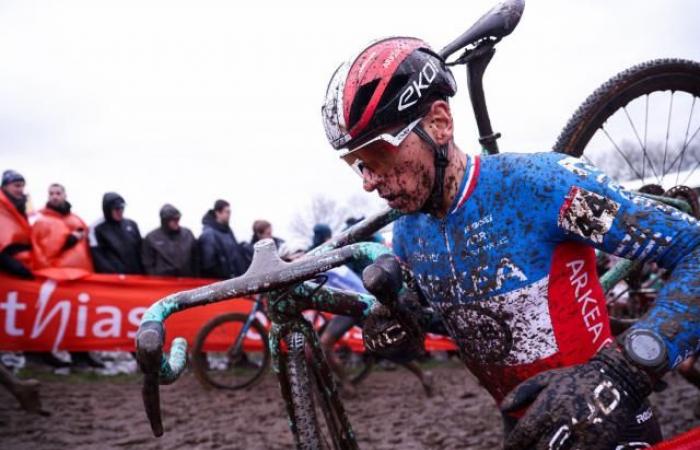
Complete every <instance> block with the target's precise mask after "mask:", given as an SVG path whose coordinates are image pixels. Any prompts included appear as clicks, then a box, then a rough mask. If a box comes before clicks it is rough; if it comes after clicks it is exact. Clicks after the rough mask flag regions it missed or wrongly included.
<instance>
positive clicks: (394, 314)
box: [362, 255, 424, 361]
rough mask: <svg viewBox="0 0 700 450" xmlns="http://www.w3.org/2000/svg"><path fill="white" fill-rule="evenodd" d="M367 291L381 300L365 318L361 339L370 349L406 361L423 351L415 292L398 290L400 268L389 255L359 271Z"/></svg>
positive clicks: (400, 285) (418, 305) (399, 286)
mask: <svg viewBox="0 0 700 450" xmlns="http://www.w3.org/2000/svg"><path fill="white" fill-rule="evenodd" d="M362 281H363V283H364V285H365V287H366V288H367V290H368V291H369V292H371V293H372V294H374V295H375V296H376V297H377V299H378V300H379V301H380V303H382V305H381V306H378V307H376V308H375V309H374V310H373V311H372V313H371V314H370V315H369V316H368V317H367V318H366V319H365V322H364V326H363V341H364V344H365V347H366V348H367V350H369V351H370V352H373V353H376V354H378V355H379V356H382V357H385V358H388V359H392V360H398V361H401V360H410V359H411V358H413V357H415V356H416V354H419V353H420V352H422V350H423V340H424V333H423V330H422V328H421V327H420V325H419V324H418V319H417V317H418V315H417V312H418V311H419V310H420V303H419V302H418V299H417V295H416V293H415V292H413V291H411V290H408V289H404V290H401V289H402V273H401V267H400V265H399V263H398V260H396V257H394V256H392V255H382V256H380V257H379V258H377V260H376V261H375V263H374V264H372V265H370V266H369V267H367V268H366V269H365V270H364V271H363V273H362Z"/></svg>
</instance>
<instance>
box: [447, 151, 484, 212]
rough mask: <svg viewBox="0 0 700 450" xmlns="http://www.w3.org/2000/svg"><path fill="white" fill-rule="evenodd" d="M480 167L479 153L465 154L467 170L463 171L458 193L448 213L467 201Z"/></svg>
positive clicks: (472, 190)
mask: <svg viewBox="0 0 700 450" xmlns="http://www.w3.org/2000/svg"><path fill="white" fill-rule="evenodd" d="M480 167H481V158H480V157H479V155H474V156H473V157H470V156H469V155H467V170H466V171H465V172H464V176H463V177H462V183H461V184H460V186H459V191H457V192H458V194H457V195H456V196H455V198H454V200H453V201H452V206H450V214H454V213H455V212H457V210H458V209H459V208H461V207H462V205H463V204H464V203H465V202H466V201H467V199H468V198H469V197H470V196H471V195H472V192H474V188H476V182H477V180H478V178H479V169H480Z"/></svg>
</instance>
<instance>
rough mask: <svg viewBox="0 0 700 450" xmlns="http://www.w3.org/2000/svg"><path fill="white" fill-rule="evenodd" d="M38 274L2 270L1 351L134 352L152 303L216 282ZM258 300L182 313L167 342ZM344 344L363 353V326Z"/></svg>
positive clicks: (437, 341)
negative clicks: (25, 277) (34, 276)
mask: <svg viewBox="0 0 700 450" xmlns="http://www.w3.org/2000/svg"><path fill="white" fill-rule="evenodd" d="M38 275H40V276H39V277H38V278H37V279H35V280H21V279H18V278H13V277H8V276H5V275H1V274H0V350H5V351H47V350H68V351H94V350H104V351H114V350H119V351H133V350H134V337H135V335H136V331H137V329H138V326H139V323H140V321H141V317H142V315H143V313H144V312H145V311H146V309H147V308H148V307H149V306H150V305H151V304H153V303H154V302H155V301H157V300H158V299H160V298H163V297H165V296H167V295H169V294H172V293H175V292H178V291H183V290H187V289H193V288H196V287H199V286H203V285H206V284H208V283H211V282H213V280H205V279H196V278H161V277H150V276H140V275H112V274H109V275H107V274H93V273H86V272H83V271H79V270H75V271H71V270H65V269H63V270H60V269H59V270H56V269H47V270H44V271H41V272H39V273H38ZM252 305H253V303H252V301H251V300H250V299H233V300H228V301H223V302H218V303H214V304H211V305H207V306H202V307H196V308H192V309H188V310H186V311H182V312H179V313H175V314H173V315H172V316H171V317H170V318H168V319H167V321H166V323H165V326H166V331H167V336H166V341H167V342H166V344H167V345H169V343H170V342H171V341H172V339H173V338H175V337H177V336H182V337H184V338H185V339H187V341H188V343H189V344H190V345H192V344H193V342H194V338H195V336H196V335H197V332H198V331H199V329H200V328H201V327H202V326H203V325H204V324H205V323H206V322H207V321H209V320H210V319H212V318H213V317H215V316H218V315H221V314H225V313H231V312H238V313H244V314H247V313H249V312H250V309H251V307H252ZM306 315H307V318H309V319H310V320H314V319H315V322H317V323H315V325H317V326H318V325H320V324H321V323H322V322H323V321H324V320H325V319H324V317H322V316H321V315H317V314H313V312H311V311H309V312H307V314H306ZM326 317H328V316H326ZM258 319H259V320H260V322H262V324H263V326H265V327H266V328H268V327H269V323H268V321H267V319H266V317H265V316H264V315H263V314H260V313H259V314H258ZM248 338H249V340H248V341H246V344H247V345H253V346H254V345H256V344H257V342H256V341H259V336H257V334H256V333H255V332H254V331H250V332H249V334H248ZM220 344H221V343H220ZM343 344H344V345H347V346H349V347H350V348H351V349H352V350H353V351H357V352H361V351H363V350H364V349H363V346H362V330H361V329H360V328H358V327H354V328H353V329H351V330H350V331H349V332H347V333H346V334H345V336H344V337H343V340H342V341H341V345H343ZM207 346H208V347H209V348H206V347H205V348H206V349H214V348H213V347H216V342H215V340H212V341H209V340H208V341H207ZM212 346H213V347H212ZM166 348H167V347H166ZM454 348H455V347H454V344H453V343H452V341H450V340H449V339H448V338H445V337H441V336H429V337H428V339H426V349H427V350H429V351H435V350H453V349H454Z"/></svg>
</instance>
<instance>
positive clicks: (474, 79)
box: [467, 46, 501, 155]
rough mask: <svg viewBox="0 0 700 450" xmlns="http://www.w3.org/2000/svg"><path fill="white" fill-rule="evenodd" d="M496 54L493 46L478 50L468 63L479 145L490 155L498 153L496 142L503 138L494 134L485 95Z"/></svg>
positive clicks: (468, 77)
mask: <svg viewBox="0 0 700 450" xmlns="http://www.w3.org/2000/svg"><path fill="white" fill-rule="evenodd" d="M479 50H481V51H479ZM495 53H496V49H495V48H494V47H493V46H485V47H482V48H478V49H476V50H475V52H474V53H473V54H472V55H470V58H469V61H468V63H467V86H468V89H469V98H470V100H471V103H472V108H473V110H474V117H475V118H476V126H477V128H478V130H479V143H480V144H481V145H482V146H483V148H484V150H486V152H487V153H488V154H490V155H495V154H497V153H498V143H497V142H496V140H497V139H498V138H499V137H501V134H500V133H494V132H493V129H492V128H491V119H490V118H489V112H488V108H487V107H486V97H485V95H484V84H483V78H484V72H485V71H486V67H487V66H488V64H489V62H491V58H493V55H494V54H495Z"/></svg>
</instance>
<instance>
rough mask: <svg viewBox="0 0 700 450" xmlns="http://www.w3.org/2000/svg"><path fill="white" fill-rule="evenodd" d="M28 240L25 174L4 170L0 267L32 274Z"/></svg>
mask: <svg viewBox="0 0 700 450" xmlns="http://www.w3.org/2000/svg"><path fill="white" fill-rule="evenodd" d="M31 242H32V240H31V228H30V227H29V221H27V196H26V195H25V194H24V177H23V176H22V175H20V174H19V173H17V172H15V171H14V170H6V171H5V172H3V174H2V188H1V189H0V270H2V271H5V272H8V273H10V274H12V275H15V276H18V277H22V278H27V279H31V278H33V276H32V272H31V269H32V267H33V255H32V252H31V248H32V244H31Z"/></svg>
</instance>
